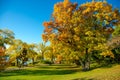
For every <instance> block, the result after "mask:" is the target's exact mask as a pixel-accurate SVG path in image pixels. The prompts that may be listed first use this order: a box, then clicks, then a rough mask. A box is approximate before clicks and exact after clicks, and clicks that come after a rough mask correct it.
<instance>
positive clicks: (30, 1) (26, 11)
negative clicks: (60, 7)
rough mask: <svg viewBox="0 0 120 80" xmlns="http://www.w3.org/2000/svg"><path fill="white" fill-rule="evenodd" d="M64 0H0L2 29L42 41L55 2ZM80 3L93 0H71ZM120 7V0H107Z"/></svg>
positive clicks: (33, 40) (17, 35) (24, 38)
mask: <svg viewBox="0 0 120 80" xmlns="http://www.w3.org/2000/svg"><path fill="white" fill-rule="evenodd" d="M60 1H63V0H0V29H5V28H7V29H10V30H12V31H13V32H14V33H15V38H16V39H21V40H22V41H24V42H27V43H40V42H42V38H41V34H42V33H43V30H44V27H43V25H42V24H43V22H44V21H49V19H50V16H51V13H52V11H53V6H54V4H55V3H57V2H60ZM70 1H71V2H77V3H79V4H82V3H85V2H86V1H91V0H70ZM107 1H108V3H110V4H112V5H113V7H117V8H119V9H120V0H107Z"/></svg>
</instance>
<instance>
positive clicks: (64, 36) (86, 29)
mask: <svg viewBox="0 0 120 80" xmlns="http://www.w3.org/2000/svg"><path fill="white" fill-rule="evenodd" d="M119 22H120V13H119V10H117V9H114V10H113V9H112V6H111V5H110V4H108V3H107V2H106V1H104V2H101V1H100V2H99V1H98V2H95V1H94V0H93V1H92V2H87V3H85V4H82V5H80V6H79V7H78V4H77V3H71V2H70V1H69V0H64V1H63V2H59V3H57V4H55V5H54V11H53V13H52V17H51V19H50V21H49V22H44V23H43V25H44V27H45V29H44V33H43V34H42V38H43V40H44V41H50V42H51V43H56V44H58V43H61V44H62V45H63V48H64V47H68V48H70V49H71V50H72V51H73V52H74V53H75V54H74V55H76V56H77V59H78V60H79V61H80V63H81V65H82V68H83V70H89V69H90V57H91V53H92V51H93V50H98V49H99V50H103V49H104V50H103V53H102V55H105V56H107V55H110V56H111V57H114V56H113V54H111V51H109V50H108V48H107V47H106V45H105V43H106V41H107V40H108V39H109V38H110V35H111V33H112V32H113V31H114V29H113V26H115V25H118V24H119ZM53 45H55V44H53ZM106 49H107V50H106ZM106 52H107V53H106ZM105 53H106V54H105ZM109 53H110V54H109Z"/></svg>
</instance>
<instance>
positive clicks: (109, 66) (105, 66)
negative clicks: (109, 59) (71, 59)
mask: <svg viewBox="0 0 120 80" xmlns="http://www.w3.org/2000/svg"><path fill="white" fill-rule="evenodd" d="M113 66H115V64H100V65H94V66H91V68H90V70H89V71H91V70H94V69H97V68H111V67H113Z"/></svg>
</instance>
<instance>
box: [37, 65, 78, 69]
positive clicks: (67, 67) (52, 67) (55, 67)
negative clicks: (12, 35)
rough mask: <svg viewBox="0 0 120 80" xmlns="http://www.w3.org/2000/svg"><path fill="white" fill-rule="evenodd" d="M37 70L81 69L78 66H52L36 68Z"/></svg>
mask: <svg viewBox="0 0 120 80" xmlns="http://www.w3.org/2000/svg"><path fill="white" fill-rule="evenodd" d="M36 68H40V69H41V68H43V69H74V68H76V69H77V68H79V67H77V66H71V65H50V66H36Z"/></svg>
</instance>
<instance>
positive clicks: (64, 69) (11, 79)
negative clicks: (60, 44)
mask: <svg viewBox="0 0 120 80" xmlns="http://www.w3.org/2000/svg"><path fill="white" fill-rule="evenodd" d="M11 69H12V68H11ZM11 69H10V68H9V69H8V70H6V71H5V72H0V80H120V65H114V66H110V67H102V68H96V69H93V70H90V71H87V72H83V71H81V68H79V67H75V66H72V65H71V66H70V65H51V66H49V65H39V66H34V67H26V68H23V69H18V68H14V70H11Z"/></svg>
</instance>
